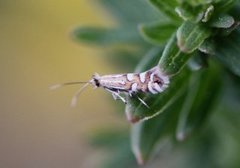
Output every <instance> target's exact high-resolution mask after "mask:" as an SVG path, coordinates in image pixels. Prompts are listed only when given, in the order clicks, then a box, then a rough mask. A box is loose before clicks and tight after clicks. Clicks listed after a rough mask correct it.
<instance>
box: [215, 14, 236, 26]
mask: <svg viewBox="0 0 240 168" xmlns="http://www.w3.org/2000/svg"><path fill="white" fill-rule="evenodd" d="M233 24H234V18H233V17H232V16H230V15H226V14H225V15H223V14H222V15H219V16H217V17H215V18H214V19H213V20H211V22H210V26H212V27H216V28H230V27H231V26H232V25H233Z"/></svg>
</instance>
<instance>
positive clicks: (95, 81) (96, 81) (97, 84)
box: [94, 79, 100, 87]
mask: <svg viewBox="0 0 240 168" xmlns="http://www.w3.org/2000/svg"><path fill="white" fill-rule="evenodd" d="M94 83H95V85H96V86H97V87H99V86H100V83H99V80H97V79H94Z"/></svg>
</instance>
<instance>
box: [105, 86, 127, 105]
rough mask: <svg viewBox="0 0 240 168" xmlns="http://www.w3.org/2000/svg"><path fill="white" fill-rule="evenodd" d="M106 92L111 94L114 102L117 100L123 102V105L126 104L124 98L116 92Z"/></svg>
mask: <svg viewBox="0 0 240 168" xmlns="http://www.w3.org/2000/svg"><path fill="white" fill-rule="evenodd" d="M106 90H107V91H109V92H110V93H112V96H113V99H114V100H117V98H119V99H121V100H122V101H123V103H124V104H127V101H126V100H125V98H123V97H122V96H121V95H120V94H119V93H118V92H114V91H112V90H110V89H107V88H106Z"/></svg>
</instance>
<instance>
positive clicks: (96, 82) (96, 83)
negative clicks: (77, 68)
mask: <svg viewBox="0 0 240 168" xmlns="http://www.w3.org/2000/svg"><path fill="white" fill-rule="evenodd" d="M99 80H100V75H99V74H97V73H95V74H93V76H92V80H91V81H90V82H91V83H92V85H93V86H95V87H100V81H99Z"/></svg>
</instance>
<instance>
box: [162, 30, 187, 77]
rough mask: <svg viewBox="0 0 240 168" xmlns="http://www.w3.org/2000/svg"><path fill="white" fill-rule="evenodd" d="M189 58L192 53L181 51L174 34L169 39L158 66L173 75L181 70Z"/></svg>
mask: <svg viewBox="0 0 240 168" xmlns="http://www.w3.org/2000/svg"><path fill="white" fill-rule="evenodd" d="M189 58H190V55H188V54H186V53H183V52H181V51H180V49H179V47H178V46H177V38H176V35H175V34H174V35H172V37H171V38H170V40H169V41H168V43H167V45H166V47H165V49H164V52H163V54H162V57H161V59H160V61H159V63H158V66H159V68H160V69H161V70H162V72H164V73H165V74H168V75H170V76H172V75H175V74H177V73H178V72H180V70H181V69H182V68H183V67H184V65H185V64H186V62H187V61H188V59H189Z"/></svg>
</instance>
